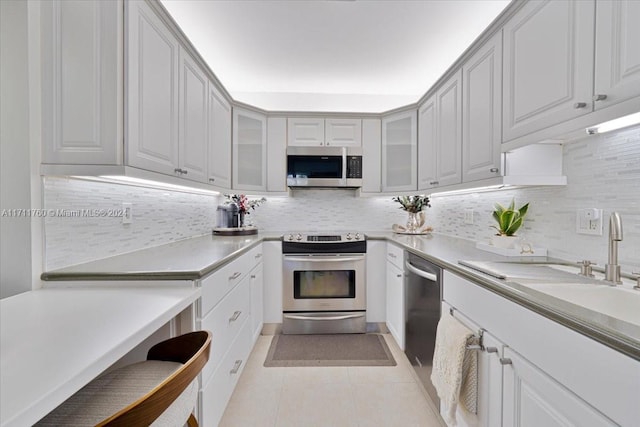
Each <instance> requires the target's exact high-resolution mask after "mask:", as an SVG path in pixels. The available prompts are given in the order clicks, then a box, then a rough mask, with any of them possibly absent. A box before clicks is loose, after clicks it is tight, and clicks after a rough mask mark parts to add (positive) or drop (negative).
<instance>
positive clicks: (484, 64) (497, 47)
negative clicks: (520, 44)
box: [462, 32, 502, 182]
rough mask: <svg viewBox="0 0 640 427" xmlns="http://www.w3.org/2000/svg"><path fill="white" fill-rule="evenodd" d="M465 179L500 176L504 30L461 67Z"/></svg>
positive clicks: (463, 175)
mask: <svg viewBox="0 0 640 427" xmlns="http://www.w3.org/2000/svg"><path fill="white" fill-rule="evenodd" d="M462 73H463V74H462V81H463V95H462V106H463V108H464V111H463V114H462V119H463V120H462V181H463V182H470V181H476V180H479V179H484V178H492V177H495V176H500V144H501V142H502V110H501V105H502V32H499V33H498V34H496V35H495V36H494V37H493V38H492V39H491V40H489V41H487V42H486V43H485V45H484V46H483V47H482V48H481V49H480V50H479V51H478V52H477V53H475V54H474V55H473V56H472V57H471V58H470V59H469V60H468V61H467V62H466V63H465V64H464V65H463V66H462Z"/></svg>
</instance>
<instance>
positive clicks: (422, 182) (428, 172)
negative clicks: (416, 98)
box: [418, 95, 438, 190]
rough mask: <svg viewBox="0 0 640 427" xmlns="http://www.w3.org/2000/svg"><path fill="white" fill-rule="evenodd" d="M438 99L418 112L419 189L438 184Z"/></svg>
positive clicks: (426, 104)
mask: <svg viewBox="0 0 640 427" xmlns="http://www.w3.org/2000/svg"><path fill="white" fill-rule="evenodd" d="M436 128H437V122H436V97H435V95H434V96H432V97H431V98H429V99H427V100H426V101H425V103H424V104H422V106H421V107H420V110H419V111H418V189H419V190H425V189H428V188H431V187H434V186H436V185H437V184H438V182H437V181H438V169H437V157H438V156H437V152H438V150H437V148H436V147H437V134H436Z"/></svg>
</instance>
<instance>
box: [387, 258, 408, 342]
mask: <svg viewBox="0 0 640 427" xmlns="http://www.w3.org/2000/svg"><path fill="white" fill-rule="evenodd" d="M404 307H405V304H404V273H403V271H402V270H401V269H400V268H398V267H396V266H395V264H392V263H391V262H387V327H388V328H389V332H391V335H392V336H393V338H395V340H396V342H397V343H398V347H400V349H401V350H404V332H405V319H404V317H405V316H404Z"/></svg>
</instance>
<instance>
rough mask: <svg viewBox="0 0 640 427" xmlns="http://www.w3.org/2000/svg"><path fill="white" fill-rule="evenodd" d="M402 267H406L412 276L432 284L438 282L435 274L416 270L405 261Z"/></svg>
mask: <svg viewBox="0 0 640 427" xmlns="http://www.w3.org/2000/svg"><path fill="white" fill-rule="evenodd" d="M404 266H405V267H406V269H407V270H409V271H410V272H412V273H413V274H416V275H418V276H420V277H422V278H424V279H427V280H430V281H432V282H436V283H437V282H438V276H437V275H436V274H434V273H431V272H428V271H424V270H420V269H419V268H416V267H415V266H414V265H413V264H411V263H410V262H409V261H405V262H404Z"/></svg>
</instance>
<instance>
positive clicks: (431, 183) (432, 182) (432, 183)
mask: <svg viewBox="0 0 640 427" xmlns="http://www.w3.org/2000/svg"><path fill="white" fill-rule="evenodd" d="M429 184H430V185H438V181H431V182H430V183H429Z"/></svg>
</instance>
